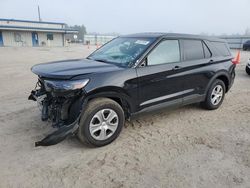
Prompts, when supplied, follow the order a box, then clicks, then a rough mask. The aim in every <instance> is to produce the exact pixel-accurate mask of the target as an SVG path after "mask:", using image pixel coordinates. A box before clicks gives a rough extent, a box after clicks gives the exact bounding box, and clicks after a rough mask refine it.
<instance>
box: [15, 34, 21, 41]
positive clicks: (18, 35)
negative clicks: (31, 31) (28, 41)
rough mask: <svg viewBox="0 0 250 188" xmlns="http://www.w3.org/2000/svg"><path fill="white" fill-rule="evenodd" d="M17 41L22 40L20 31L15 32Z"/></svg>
mask: <svg viewBox="0 0 250 188" xmlns="http://www.w3.org/2000/svg"><path fill="white" fill-rule="evenodd" d="M14 39H15V42H22V36H21V34H20V33H14Z"/></svg>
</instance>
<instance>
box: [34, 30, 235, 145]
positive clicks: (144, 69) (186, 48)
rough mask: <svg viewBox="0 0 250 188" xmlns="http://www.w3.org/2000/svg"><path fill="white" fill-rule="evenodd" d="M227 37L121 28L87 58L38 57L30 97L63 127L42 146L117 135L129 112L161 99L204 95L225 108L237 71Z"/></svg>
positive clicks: (208, 104) (209, 105)
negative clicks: (39, 61)
mask: <svg viewBox="0 0 250 188" xmlns="http://www.w3.org/2000/svg"><path fill="white" fill-rule="evenodd" d="M232 59H233V57H232V55H231V52H230V50H229V48H228V45H227V43H226V42H225V41H224V40H221V39H217V38H211V37H202V36H194V35H185V34H164V33H143V34H133V35H126V36H121V37H118V38H116V39H113V40H112V41H110V42H109V43H107V44H105V45H104V46H102V47H101V48H99V49H98V50H96V51H95V52H93V53H92V54H91V55H89V56H88V57H87V58H86V59H74V60H66V61H57V62H51V63H45V64H38V65H35V66H33V67H32V72H33V73H35V74H36V75H38V82H37V84H36V88H35V89H34V90H33V91H32V92H31V95H30V97H29V99H30V100H34V101H37V102H38V104H39V105H40V106H41V109H42V110H41V111H42V120H43V121H47V120H50V121H51V122H52V125H53V127H55V128H57V129H58V130H56V131H55V132H54V133H52V134H50V135H49V136H47V137H46V138H44V139H43V140H42V141H39V142H37V143H36V146H46V145H52V144H56V143H58V142H60V141H62V140H63V139H64V138H66V137H67V136H68V135H71V134H76V135H78V138H79V139H80V141H82V142H87V143H89V144H91V145H94V146H104V145H107V144H109V143H111V142H112V141H114V140H115V139H116V138H117V137H118V135H119V133H120V132H121V130H122V127H123V126H124V123H125V120H126V119H129V118H130V117H131V116H132V115H135V114H136V113H139V112H142V111H144V110H147V111H148V110H150V109H151V110H152V109H156V108H157V107H163V106H164V107H170V106H183V105H187V104H192V103H201V104H202V106H203V107H204V108H206V109H209V110H215V109H217V108H219V106H220V105H221V104H222V102H223V99H224V97H225V93H227V92H228V91H229V89H230V88H231V86H232V84H233V82H234V78H235V64H234V62H233V61H232Z"/></svg>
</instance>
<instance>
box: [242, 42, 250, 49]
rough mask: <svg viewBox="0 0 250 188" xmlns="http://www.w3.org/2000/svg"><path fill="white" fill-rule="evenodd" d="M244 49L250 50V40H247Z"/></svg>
mask: <svg viewBox="0 0 250 188" xmlns="http://www.w3.org/2000/svg"><path fill="white" fill-rule="evenodd" d="M243 50H244V51H246V50H250V40H248V41H246V42H245V43H244V44H243Z"/></svg>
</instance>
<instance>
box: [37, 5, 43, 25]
mask: <svg viewBox="0 0 250 188" xmlns="http://www.w3.org/2000/svg"><path fill="white" fill-rule="evenodd" d="M38 19H39V22H41V21H42V19H41V14H40V7H39V5H38Z"/></svg>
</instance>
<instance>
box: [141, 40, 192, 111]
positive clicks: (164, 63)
mask: <svg viewBox="0 0 250 188" xmlns="http://www.w3.org/2000/svg"><path fill="white" fill-rule="evenodd" d="M181 64H182V62H181V53H180V45H179V40H172V39H171V40H163V41H161V42H160V43H159V44H158V45H157V46H156V47H155V48H154V49H153V50H152V51H151V52H150V53H149V55H148V56H147V57H146V59H145V62H144V66H143V67H138V68H137V75H138V81H139V100H140V101H139V107H140V108H141V109H142V108H145V107H148V106H151V105H155V104H159V103H163V102H164V103H165V102H166V103H168V104H170V105H171V104H181V103H182V97H183V95H184V94H185V93H188V92H191V91H190V90H187V91H184V90H183V79H182V74H181V69H180V67H181Z"/></svg>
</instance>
